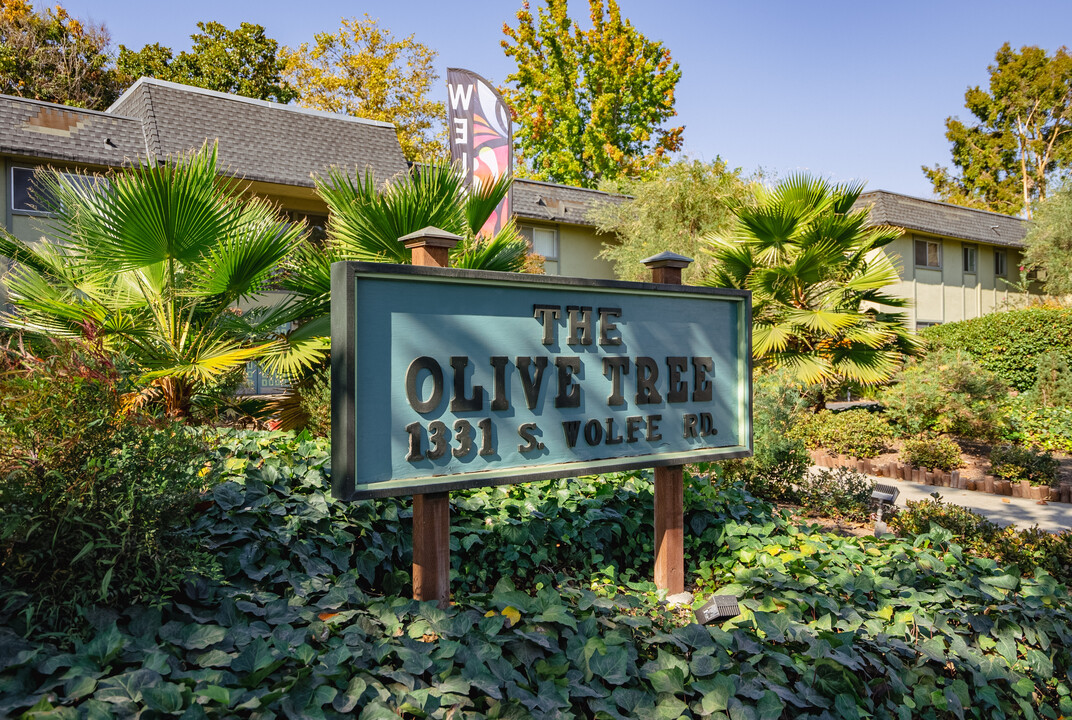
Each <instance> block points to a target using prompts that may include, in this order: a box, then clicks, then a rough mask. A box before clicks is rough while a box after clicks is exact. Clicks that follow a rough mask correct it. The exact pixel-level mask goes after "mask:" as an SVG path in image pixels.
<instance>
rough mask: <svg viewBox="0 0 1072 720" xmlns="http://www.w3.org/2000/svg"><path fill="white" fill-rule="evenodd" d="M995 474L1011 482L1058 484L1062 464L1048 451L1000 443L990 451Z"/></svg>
mask: <svg viewBox="0 0 1072 720" xmlns="http://www.w3.org/2000/svg"><path fill="white" fill-rule="evenodd" d="M990 465H991V466H992V467H993V469H994V474H995V475H997V476H998V477H1000V478H1002V479H1003V480H1008V481H1010V482H1022V481H1024V480H1027V481H1029V482H1030V483H1031V484H1032V485H1056V484H1057V469H1058V467H1059V466H1060V464H1059V463H1058V462H1057V459H1056V458H1054V456H1053V455H1051V454H1050V453H1048V452H1040V451H1038V450H1035V449H1033V448H1025V447H1019V446H1017V445H999V446H997V447H995V448H994V449H993V450H992V451H991V452H990Z"/></svg>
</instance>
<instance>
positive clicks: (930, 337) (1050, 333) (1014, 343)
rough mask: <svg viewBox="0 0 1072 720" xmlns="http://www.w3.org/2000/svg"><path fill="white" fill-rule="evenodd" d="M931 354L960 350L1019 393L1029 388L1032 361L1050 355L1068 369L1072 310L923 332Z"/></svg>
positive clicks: (986, 318) (1031, 312)
mask: <svg viewBox="0 0 1072 720" xmlns="http://www.w3.org/2000/svg"><path fill="white" fill-rule="evenodd" d="M920 335H921V336H922V337H923V338H925V339H926V340H927V342H928V345H929V346H930V348H931V349H938V348H947V349H950V350H963V351H965V352H967V353H968V354H969V355H971V356H972V357H973V358H974V359H975V360H976V361H978V362H979V364H980V365H982V366H983V367H985V368H987V369H988V370H991V371H992V372H994V373H997V374H998V375H999V376H1000V377H1001V378H1002V379H1004V380H1005V381H1006V382H1008V383H1009V384H1010V385H1012V386H1013V387H1014V388H1016V389H1017V390H1020V391H1024V390H1029V389H1030V388H1031V387H1033V386H1034V384H1035V374H1036V370H1037V368H1036V358H1037V357H1038V356H1039V355H1042V354H1043V353H1045V352H1048V351H1050V350H1057V351H1059V352H1060V353H1061V354H1062V355H1064V358H1065V361H1066V362H1068V363H1069V364H1072V310H1065V309H1059V308H1046V307H1030V308H1025V309H1022V310H1009V311H1006V312H997V313H990V314H988V315H983V316H981V317H977V318H973V319H971V320H964V321H962V322H954V323H947V324H945V325H935V326H933V327H929V328H927V329H925V330H923V331H922V332H921V333H920Z"/></svg>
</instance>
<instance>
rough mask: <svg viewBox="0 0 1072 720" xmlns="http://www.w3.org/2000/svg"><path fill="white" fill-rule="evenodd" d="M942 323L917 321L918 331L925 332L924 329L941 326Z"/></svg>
mask: <svg viewBox="0 0 1072 720" xmlns="http://www.w3.org/2000/svg"><path fill="white" fill-rule="evenodd" d="M941 324H942V323H940V322H938V321H936V320H916V330H917V331H919V330H923V329H924V328H929V327H934V326H935V325H941Z"/></svg>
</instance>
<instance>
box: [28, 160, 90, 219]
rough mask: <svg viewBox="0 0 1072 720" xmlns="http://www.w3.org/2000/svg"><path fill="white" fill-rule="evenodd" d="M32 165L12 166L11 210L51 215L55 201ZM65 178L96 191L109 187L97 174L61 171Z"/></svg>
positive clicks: (81, 186)
mask: <svg viewBox="0 0 1072 720" xmlns="http://www.w3.org/2000/svg"><path fill="white" fill-rule="evenodd" d="M35 170H36V168H32V167H13V168H11V212H13V213H16V214H23V215H50V214H51V210H50V208H51V207H53V206H54V205H55V203H54V202H53V201H52V200H50V198H49V197H48V195H49V193H48V190H47V189H46V188H45V186H44V185H43V184H42V182H41V180H40V178H38V177H37V174H36V172H35ZM61 175H62V176H63V179H64V180H66V181H67V182H69V183H70V184H71V185H74V186H75V187H77V188H79V189H83V190H87V191H90V192H92V191H95V190H97V189H98V187H107V186H108V180H107V179H106V178H103V177H99V176H97V175H80V174H77V173H61Z"/></svg>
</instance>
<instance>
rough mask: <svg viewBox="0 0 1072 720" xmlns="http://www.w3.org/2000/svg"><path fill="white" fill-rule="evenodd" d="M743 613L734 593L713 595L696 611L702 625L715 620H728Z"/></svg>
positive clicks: (697, 618) (698, 620)
mask: <svg viewBox="0 0 1072 720" xmlns="http://www.w3.org/2000/svg"><path fill="white" fill-rule="evenodd" d="M740 614H741V606H740V605H738V604H737V598H736V597H734V596H733V595H712V596H711V598H710V599H709V600H708V601H707V602H705V603H704V604H703V606H702V607H701V608H700V609H699V610H697V611H696V622H698V623H700V624H701V625H706V624H707V623H710V622H714V621H715V620H728V619H729V618H734V617H737V616H738V615H740Z"/></svg>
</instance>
